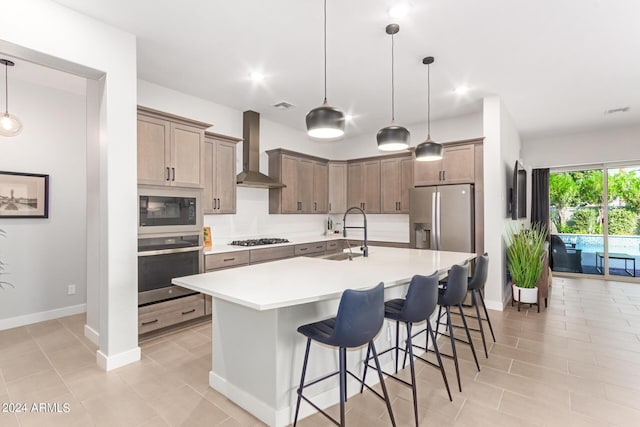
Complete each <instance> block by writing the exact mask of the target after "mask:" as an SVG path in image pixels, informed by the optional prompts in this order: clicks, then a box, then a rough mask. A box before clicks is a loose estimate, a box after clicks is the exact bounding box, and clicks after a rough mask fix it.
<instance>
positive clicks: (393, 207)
mask: <svg viewBox="0 0 640 427" xmlns="http://www.w3.org/2000/svg"><path fill="white" fill-rule="evenodd" d="M380 175H381V180H380V199H381V211H382V213H397V212H398V210H399V203H400V197H401V196H400V188H401V181H402V175H401V171H400V160H399V159H385V160H381V161H380Z"/></svg>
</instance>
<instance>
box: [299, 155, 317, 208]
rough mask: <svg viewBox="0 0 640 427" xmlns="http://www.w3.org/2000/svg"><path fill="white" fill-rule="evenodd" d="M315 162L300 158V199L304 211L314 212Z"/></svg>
mask: <svg viewBox="0 0 640 427" xmlns="http://www.w3.org/2000/svg"><path fill="white" fill-rule="evenodd" d="M313 172H314V167H313V162H312V161H311V160H307V159H299V160H298V201H299V202H300V211H301V212H302V213H312V212H313Z"/></svg>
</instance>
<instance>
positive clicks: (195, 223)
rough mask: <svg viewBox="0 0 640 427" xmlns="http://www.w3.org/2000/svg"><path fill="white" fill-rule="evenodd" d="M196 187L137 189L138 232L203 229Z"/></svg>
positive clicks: (178, 231)
mask: <svg viewBox="0 0 640 427" xmlns="http://www.w3.org/2000/svg"><path fill="white" fill-rule="evenodd" d="M200 193H201V191H199V190H189V189H157V188H142V187H141V188H139V189H138V208H139V210H138V234H148V233H186V232H198V231H200V230H202V219H201V218H202V215H201V213H200V211H199V209H200V202H199V200H200Z"/></svg>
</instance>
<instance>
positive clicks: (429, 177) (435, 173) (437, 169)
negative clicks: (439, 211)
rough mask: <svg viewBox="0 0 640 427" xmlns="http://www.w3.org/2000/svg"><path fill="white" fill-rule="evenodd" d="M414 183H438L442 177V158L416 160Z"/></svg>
mask: <svg viewBox="0 0 640 427" xmlns="http://www.w3.org/2000/svg"><path fill="white" fill-rule="evenodd" d="M445 150H446V149H445ZM414 168H415V179H414V185H416V186H418V185H438V184H440V178H441V177H442V174H441V171H442V160H436V161H433V162H419V161H417V160H416V161H415V164H414Z"/></svg>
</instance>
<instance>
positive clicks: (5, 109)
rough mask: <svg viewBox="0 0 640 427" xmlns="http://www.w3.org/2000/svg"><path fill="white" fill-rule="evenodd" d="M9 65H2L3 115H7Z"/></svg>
mask: <svg viewBox="0 0 640 427" xmlns="http://www.w3.org/2000/svg"><path fill="white" fill-rule="evenodd" d="M8 74H9V65H8V64H7V63H6V62H5V63H4V113H5V115H6V114H9V77H8Z"/></svg>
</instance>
